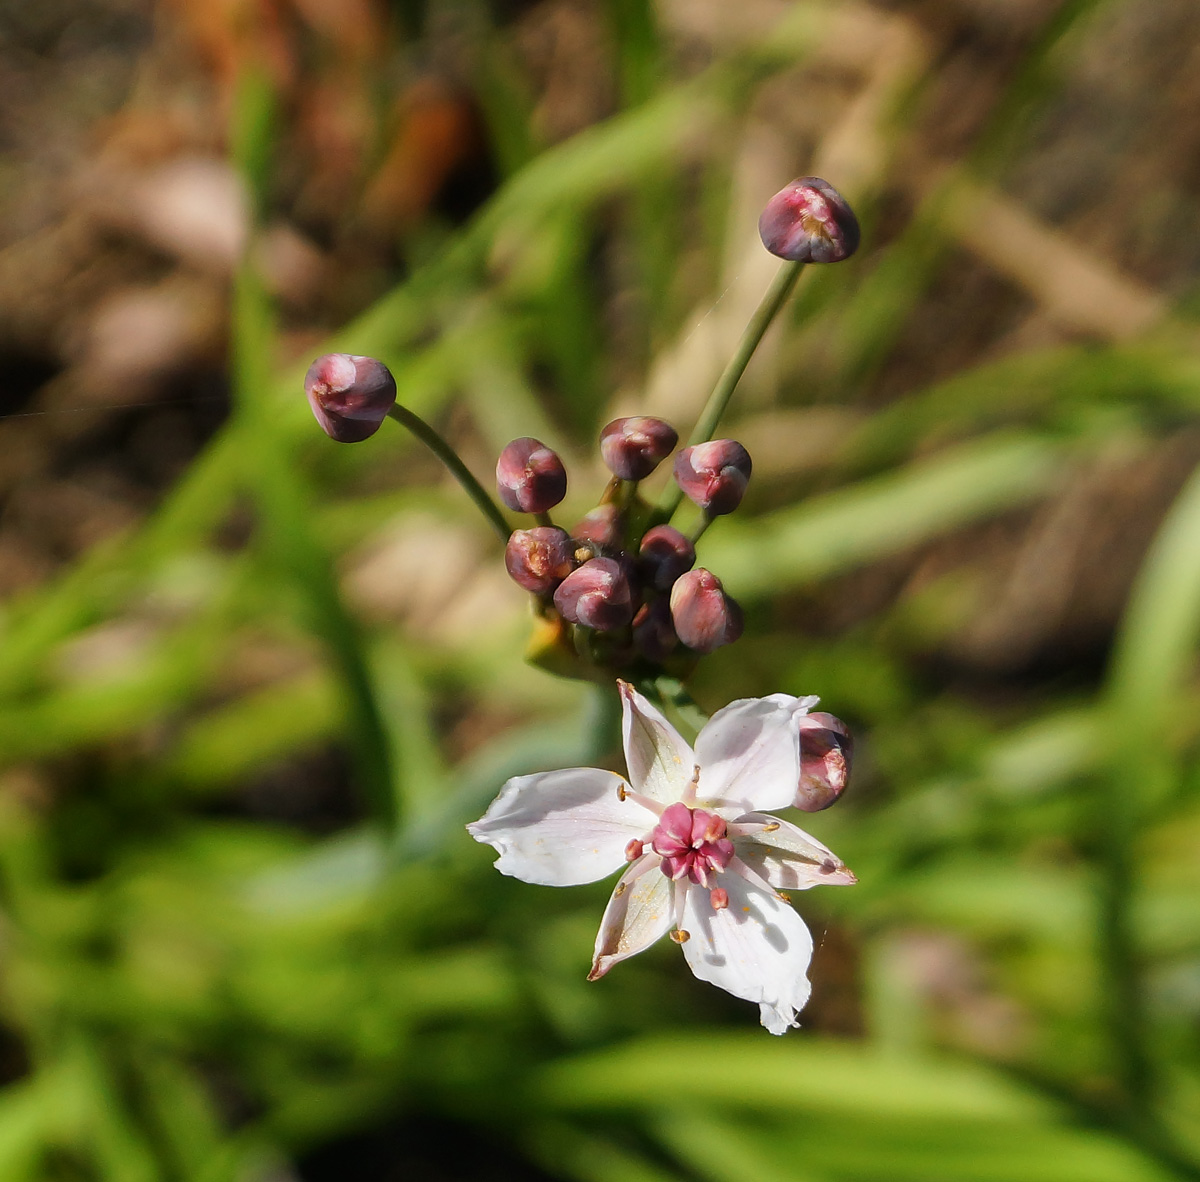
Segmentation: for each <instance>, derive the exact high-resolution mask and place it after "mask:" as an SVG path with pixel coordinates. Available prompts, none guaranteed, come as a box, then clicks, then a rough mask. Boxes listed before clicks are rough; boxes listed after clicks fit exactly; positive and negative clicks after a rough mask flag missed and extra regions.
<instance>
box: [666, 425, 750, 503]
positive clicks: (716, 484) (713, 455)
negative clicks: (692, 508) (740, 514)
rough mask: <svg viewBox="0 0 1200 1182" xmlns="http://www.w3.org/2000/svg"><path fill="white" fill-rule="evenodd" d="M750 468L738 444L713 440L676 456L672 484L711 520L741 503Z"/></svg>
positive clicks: (747, 457)
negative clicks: (675, 484) (674, 483)
mask: <svg viewBox="0 0 1200 1182" xmlns="http://www.w3.org/2000/svg"><path fill="white" fill-rule="evenodd" d="M752 466H753V465H752V464H751V462H750V453H749V452H748V451H747V450H746V449H745V448H744V447H743V446H742V445H741V444H740V443H736V442H734V440H732V439H713V440H711V441H710V442H709V443H698V444H696V446H695V447H685V448H684V449H683V451H681V452H680V453H679V455H677V456H676V457H675V481H676V483H677V484H678V485H679V487H680V488H681V489H683V491H684V493H686V494H687V496H688V497H689V498H690V499H691V500H692V501H695V503H696V504H697V505H699V506H700V508H701V509H703V510H704V511H705V512H706V513H707V514H709V516H710V517H720V516H721V515H722V514H725V513H732V512H733V511H734V509H736V508H737V507H738V505H740V504H741V503H742V497H743V496H744V495H745V493H746V485H747V484H749V483H750V471H751V468H752Z"/></svg>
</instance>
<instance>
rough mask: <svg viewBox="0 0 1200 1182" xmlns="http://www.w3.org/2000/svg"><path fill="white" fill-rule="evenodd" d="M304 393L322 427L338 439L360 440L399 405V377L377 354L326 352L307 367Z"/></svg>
mask: <svg viewBox="0 0 1200 1182" xmlns="http://www.w3.org/2000/svg"><path fill="white" fill-rule="evenodd" d="M304 393H305V394H307V395H308V405H309V406H311V407H312V412H313V414H314V415H315V416H316V419H317V422H318V423H320V424H321V429H322V430H323V431H324V432H325V434H326V435H328V436H329V438H330V439H335V440H337V442H338V443H361V442H362V441H363V440H364V439H369V438H370V437H371V436H372V435H374V434H375V432H376V431H378V430H379V424H380V423H382V422H383V420H384V419H386V418H387V413H388V411H389V410H391V409H392V407H393V406H395V405H396V380H395V378H393V377H392V375H391V372H390V371H389V370H388V367H387V366H386V365H384V364H383V362H382V361H376V360H375V358H374V357H355V356H352V355H351V354H349V353H326V354H325V356H324V357H318V358H317V359H316V361H314V362H313V363H312V365H310V366H309V367H308V373H306V374H305V375H304Z"/></svg>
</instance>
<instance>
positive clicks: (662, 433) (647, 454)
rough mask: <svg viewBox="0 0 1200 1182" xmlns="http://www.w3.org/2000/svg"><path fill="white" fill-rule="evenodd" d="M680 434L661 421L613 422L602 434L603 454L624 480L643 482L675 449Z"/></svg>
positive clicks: (613, 471)
mask: <svg viewBox="0 0 1200 1182" xmlns="http://www.w3.org/2000/svg"><path fill="white" fill-rule="evenodd" d="M678 442H679V432H678V431H676V430H675V428H674V427H672V426H671V424H670V423H664V422H663V421H662V419H651V418H646V417H645V416H644V415H635V416H634V417H633V418H630V419H613V421H612V422H611V423H609V424H608V426H607V427H605V428H604V430H603V431H601V432H600V454H601V456H603V457H604V462H605V464H607V465H608V470H609V471H610V472H612V473H613V475H614V476H619V477H620V478H621V479H622V480H644V479H645V478H646V477H647V476H649V475H650V473H651V472H653V471H654V469H655V468H657V467H658V465H659V464H661V463H662V461H663V460H665V459H666V458H667V456H669V455H670V454H671V452H673V451H674V450H675V445H676V444H677V443H678Z"/></svg>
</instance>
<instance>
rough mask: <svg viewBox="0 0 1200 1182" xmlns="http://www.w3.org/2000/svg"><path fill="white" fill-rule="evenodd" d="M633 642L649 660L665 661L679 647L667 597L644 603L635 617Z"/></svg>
mask: <svg viewBox="0 0 1200 1182" xmlns="http://www.w3.org/2000/svg"><path fill="white" fill-rule="evenodd" d="M633 643H634V644H635V645H636V646H637V650H638V652H639V653H641V655H642V656H643V657H645V658H646V659H647V660H648V661H654V662H655V664H657V663H658V662H660V661H665V660H666V659H667V657H669V656H670V655H671V653H672V652H673V651H674V650H675V649H677V648H678V647H679V637H678V636H676V635H675V625H674V624H672V623H671V605H670V604H669V603H667V601H666V600H665V599H656V600H655V601H654V602H653V603H647V604H644V605H643V606H642V607H641V609H640V610H639V611H638V614H637V615H636V616H634V617H633Z"/></svg>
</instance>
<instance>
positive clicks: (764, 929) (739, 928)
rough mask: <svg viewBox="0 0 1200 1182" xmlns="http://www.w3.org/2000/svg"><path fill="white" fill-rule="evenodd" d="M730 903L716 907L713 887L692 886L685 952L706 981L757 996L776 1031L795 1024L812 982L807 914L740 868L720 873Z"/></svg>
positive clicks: (764, 1020)
mask: <svg viewBox="0 0 1200 1182" xmlns="http://www.w3.org/2000/svg"><path fill="white" fill-rule="evenodd" d="M721 886H722V887H724V888H725V890H726V891H727V892H728V893H729V906H728V907H725V908H723V909H722V910H720V911H714V910H713V908H712V904H711V903H710V902H709V892H708V891H706V890H705V889H704V888H703V887H696V886H689V887H688V892H687V901H686V902H685V904H684V908H683V924H682V926H683V928H684V930H685V931H686V932H687V933H688V937H689V938H688V939H687V940H686V941H685V942H684V945H683V954H684V956H686V957H687V962H688V966H689V967H690V968H691V970H692V972H693V973H695V974H696V976H697V977H699V978H700V980H702V981H709V982H711V983H712V984H713V985H718V986H720V987H721V988H722V989H724V990H726V991H728V992H729V993H732V994H733V995H734V996H735V997H744V998H745V999H746V1000H747V1001H756V1002H758V1005H759V1015H760V1017H761V1019H762V1024H763V1025H764V1026H765V1027H766V1028H767V1029H768V1030H769V1031H770V1032H771V1033H772V1034H783V1033H785V1032H786V1031H787V1030H788V1028H789V1027H792V1026H796V1025H798V1023H797V1022H796V1012H797V1011H798V1010H800V1009H802V1008H803V1006H804V1003H805V1002H806V1001H808V995H809V993H810V992H811V991H812V987H811V986H810V985H809V983H808V977H807V975H806V974H807V970H808V964H809V961H811V960H812V952H813V943H812V936H810V935H809V933H808V928H807V927H805V926H804V920H802V919H801V918H800V916H798V915H797V914H796V913H795V911H793V910H792V908H791V907H790V906H789V905H788V904H787V903H784V902H783V901H782V900H780V899H777V898H776V897H775V896H774V895H768V894H767V893H766V892H764V891H761V890H759V889H758V888H757V887H754V886H751V885H750V883H748V882H747V881H746V880H745V879H744V878H739V877H738V876H737V875H736V874H722V875H721Z"/></svg>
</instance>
